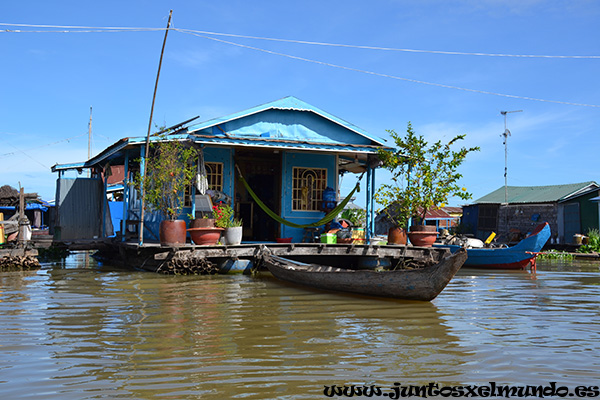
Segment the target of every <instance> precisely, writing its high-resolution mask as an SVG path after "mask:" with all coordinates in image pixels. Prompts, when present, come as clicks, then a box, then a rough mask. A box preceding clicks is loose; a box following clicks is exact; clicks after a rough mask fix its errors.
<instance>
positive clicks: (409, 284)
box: [263, 250, 467, 301]
mask: <svg viewBox="0 0 600 400" xmlns="http://www.w3.org/2000/svg"><path fill="white" fill-rule="evenodd" d="M466 259H467V253H466V251H464V250H459V251H456V252H455V253H450V252H448V253H447V255H446V256H445V257H444V258H442V259H441V260H440V261H439V262H437V263H435V262H433V263H432V264H431V265H428V266H424V267H423V268H415V269H396V270H388V271H377V270H356V269H346V268H335V267H330V266H325V265H317V264H305V263H301V262H298V261H293V260H290V259H287V258H283V257H279V256H275V255H269V254H265V255H264V256H263V262H264V264H265V266H266V267H267V268H268V270H269V271H270V272H271V273H272V274H273V275H274V276H275V277H276V278H278V279H281V280H284V281H288V282H292V283H296V284H300V285H305V286H310V287H313V288H318V289H325V290H333V291H341V292H350V293H357V294H363V295H369V296H378V297H392V298H396V299H407V300H422V301H431V300H433V299H434V298H436V297H437V295H438V294H440V292H441V291H442V290H444V288H445V287H446V285H448V282H450V280H451V279H452V277H454V275H455V274H456V272H457V271H458V270H459V269H460V267H461V266H462V265H463V263H464V262H465V260H466Z"/></svg>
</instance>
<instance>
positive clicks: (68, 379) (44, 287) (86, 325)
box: [0, 254, 600, 400]
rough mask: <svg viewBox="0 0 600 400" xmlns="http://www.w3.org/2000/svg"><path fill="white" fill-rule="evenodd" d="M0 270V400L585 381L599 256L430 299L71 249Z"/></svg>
mask: <svg viewBox="0 0 600 400" xmlns="http://www.w3.org/2000/svg"><path fill="white" fill-rule="evenodd" d="M0 284H1V286H0V398H2V399H26V398H30V399H63V400H64V399H112V398H127V399H154V398H156V399H227V398H239V399H280V398H281V399H319V398H330V397H328V396H327V395H326V393H325V391H326V389H327V388H331V387H332V386H333V385H337V386H338V387H343V386H344V385H347V386H349V385H352V384H354V385H357V386H364V385H366V386H368V387H370V386H371V385H374V386H380V387H381V388H382V389H387V390H388V392H389V390H390V388H391V387H393V386H394V383H399V384H401V385H417V386H418V385H428V384H429V383H430V382H436V383H437V384H439V385H440V386H446V385H479V386H481V385H489V384H490V382H495V383H498V384H506V385H535V386H537V385H548V383H549V382H557V385H564V386H565V387H568V388H569V390H574V388H576V387H577V386H582V385H585V386H600V262H598V261H595V262H557V261H546V262H544V261H539V262H538V269H537V272H535V273H531V272H527V271H517V272H515V271H483V270H471V269H462V270H461V271H459V273H458V275H457V276H456V277H455V278H454V279H453V280H452V281H451V283H450V284H449V286H448V287H447V288H446V290H445V291H443V292H442V294H441V295H440V296H438V298H436V299H435V300H434V301H432V302H411V301H396V300H382V299H375V298H367V297H360V296H352V295H344V294H336V293H327V292H323V291H317V290H307V289H304V288H300V287H296V286H293V285H289V284H282V283H280V282H278V281H276V280H275V279H274V278H273V277H271V276H269V275H268V274H261V275H260V276H258V277H253V276H245V275H219V276H208V277H183V276H163V275H159V274H155V273H150V272H141V271H133V270H123V269H117V268H114V267H111V266H109V265H98V264H97V263H96V262H95V261H94V260H93V259H90V258H89V257H85V256H84V255H83V254H77V255H73V256H70V257H69V258H68V259H66V260H65V261H63V262H60V263H46V264H43V268H42V269H40V270H38V271H33V272H0ZM397 386H398V385H396V387H397ZM385 397H388V398H389V394H385V395H384V394H382V395H381V396H379V398H385ZM336 398H349V396H342V397H336ZM354 398H367V397H364V396H363V397H360V396H356V395H355V396H354ZM372 398H377V396H373V397H372Z"/></svg>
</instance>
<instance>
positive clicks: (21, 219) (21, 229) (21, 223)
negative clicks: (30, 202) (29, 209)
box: [18, 188, 27, 245]
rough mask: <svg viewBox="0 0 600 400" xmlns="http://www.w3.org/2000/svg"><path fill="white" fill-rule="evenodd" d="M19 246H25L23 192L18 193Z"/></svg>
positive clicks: (22, 190)
mask: <svg viewBox="0 0 600 400" xmlns="http://www.w3.org/2000/svg"><path fill="white" fill-rule="evenodd" d="M18 225H19V244H20V245H25V243H26V242H27V241H26V240H25V190H24V189H23V188H21V190H20V191H19V222H18Z"/></svg>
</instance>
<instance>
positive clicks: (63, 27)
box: [0, 22, 600, 59]
mask: <svg viewBox="0 0 600 400" xmlns="http://www.w3.org/2000/svg"><path fill="white" fill-rule="evenodd" d="M0 26H18V27H29V28H57V29H60V30H58V31H49V30H43V31H25V30H20V29H5V30H2V31H0V33H1V32H11V33H44V32H48V33H77V32H79V33H87V32H145V31H164V30H165V29H166V28H144V27H99V26H77V25H39V24H38V25H36V24H13V23H5V22H0ZM72 29H75V30H72ZM170 30H172V31H179V32H183V33H197V34H200V35H212V36H226V37H235V38H241V39H252V40H266V41H273V42H285V43H295V44H305V45H313V46H328V47H345V48H352V49H363V50H379V51H397V52H408V53H429V54H443V55H459V56H483V57H517V58H558V59H600V55H549V54H507V53H484V52H464V51H447V50H425V49H408V48H397V47H383V46H366V45H355V44H343V43H328V42H316V41H308V40H295V39H283V38H272V37H266V36H252V35H241V34H235V33H223V32H214V31H202V30H194V29H184V28H170Z"/></svg>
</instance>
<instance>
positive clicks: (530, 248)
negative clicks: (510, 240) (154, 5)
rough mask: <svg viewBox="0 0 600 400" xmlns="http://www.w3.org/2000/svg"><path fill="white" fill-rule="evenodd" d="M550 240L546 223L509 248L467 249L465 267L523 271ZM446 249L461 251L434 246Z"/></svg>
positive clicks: (533, 261) (457, 248)
mask: <svg viewBox="0 0 600 400" xmlns="http://www.w3.org/2000/svg"><path fill="white" fill-rule="evenodd" d="M548 239H550V225H548V223H547V222H544V223H541V224H539V225H538V226H537V227H536V228H535V229H534V231H533V232H532V233H531V234H529V236H527V237H526V238H525V239H523V240H521V241H520V242H519V243H517V244H516V245H514V246H511V247H496V248H494V247H491V248H486V247H483V248H467V254H468V255H469V257H468V258H467V261H465V265H464V266H465V267H472V268H489V269H525V268H527V266H528V265H529V264H530V263H532V264H533V265H535V258H536V257H537V254H538V253H539V252H540V250H542V248H543V247H544V245H545V244H546V242H547V241H548ZM435 246H436V247H446V248H449V249H450V251H452V252H455V251H458V250H459V249H461V248H462V247H461V246H456V245H435Z"/></svg>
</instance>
